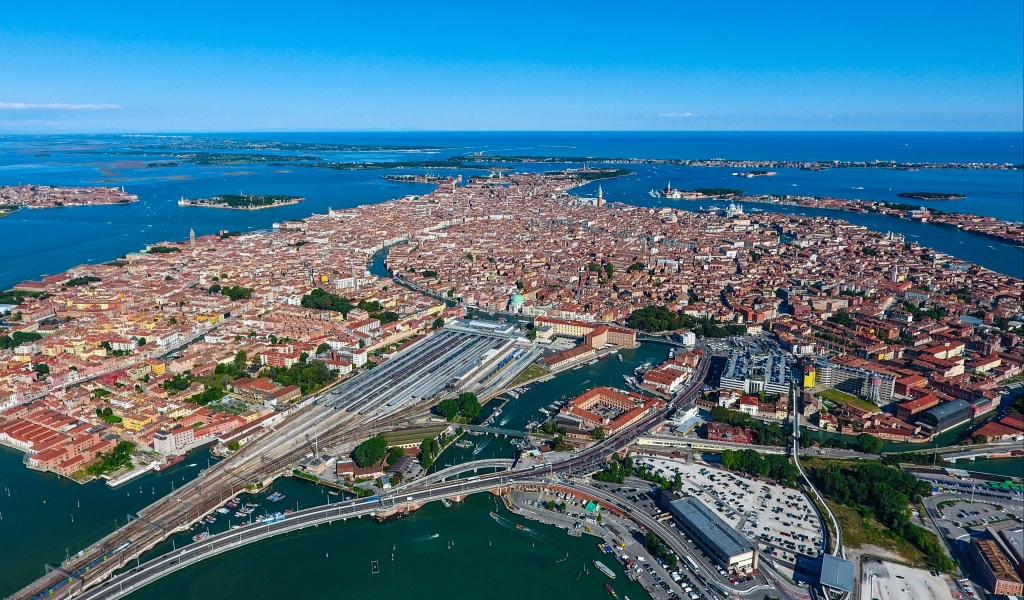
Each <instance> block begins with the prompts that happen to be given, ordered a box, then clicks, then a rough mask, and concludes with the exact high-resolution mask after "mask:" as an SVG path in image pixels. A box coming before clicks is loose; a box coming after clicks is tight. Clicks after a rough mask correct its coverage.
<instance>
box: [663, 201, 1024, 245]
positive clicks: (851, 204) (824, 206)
mask: <svg viewBox="0 0 1024 600" xmlns="http://www.w3.org/2000/svg"><path fill="white" fill-rule="evenodd" d="M657 197H658V198H660V199H663V200H682V201H686V202H697V201H701V200H707V201H709V202H726V201H728V202H740V203H743V204H758V205H767V206H786V207H790V208H811V209H815V210H832V211H836V212H852V213H857V214H868V215H878V216H881V217H889V218H894V219H898V220H901V221H915V220H916V221H921V222H922V223H926V224H930V225H938V226H942V227H949V228H952V229H957V230H960V231H964V232H967V233H971V234H974V235H978V236H981V237H986V238H989V239H993V240H996V241H999V242H1003V243H1005V244H1009V245H1010V246H1013V247H1015V248H1024V238H1022V239H1021V240H1016V239H1013V238H1011V237H1006V236H1003V235H1000V234H996V233H992V232H989V231H985V230H983V229H975V228H972V227H964V226H963V225H962V224H961V223H960V222H958V221H954V222H949V221H946V220H942V217H943V216H951V217H964V218H966V219H993V221H994V222H998V223H1001V224H1006V225H1007V226H1010V225H1016V224H1017V223H1016V222H1015V221H1004V220H1002V219H995V218H994V217H983V216H981V215H976V214H974V213H932V212H931V211H929V212H928V215H927V217H925V219H914V218H907V217H904V216H903V215H902V214H893V212H881V211H877V210H857V209H858V208H864V206H866V207H872V208H875V207H878V208H882V209H884V210H887V211H896V210H897V209H894V208H889V207H887V206H885V205H881V206H880V203H878V202H870V201H864V200H851V199H848V198H827V199H826V200H828V201H829V202H830V203H821V201H816V202H814V203H801V202H798V201H786V200H783V199H780V200H779V201H777V202H773V201H769V200H765V199H763V197H759V196H735V197H724V198H723V197H712V196H707V197H704V198H693V199H690V198H667V197H665V196H663V195H660V194H659V195H658V196H657ZM837 204H841V205H845V206H841V205H837ZM861 205H864V206H861Z"/></svg>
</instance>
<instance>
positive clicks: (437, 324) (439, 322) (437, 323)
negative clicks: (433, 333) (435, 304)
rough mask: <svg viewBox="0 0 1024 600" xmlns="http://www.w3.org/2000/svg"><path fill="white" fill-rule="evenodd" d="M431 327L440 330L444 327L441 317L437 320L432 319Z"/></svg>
mask: <svg viewBox="0 0 1024 600" xmlns="http://www.w3.org/2000/svg"><path fill="white" fill-rule="evenodd" d="M431 326H432V327H433V328H434V329H440V328H442V327H444V319H442V318H441V317H438V318H436V319H434V322H433V324H432V325H431Z"/></svg>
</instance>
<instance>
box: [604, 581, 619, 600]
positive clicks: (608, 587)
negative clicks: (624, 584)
mask: <svg viewBox="0 0 1024 600" xmlns="http://www.w3.org/2000/svg"><path fill="white" fill-rule="evenodd" d="M604 589H606V590H608V593H609V594H611V596H612V598H618V597H619V595H618V594H616V593H615V590H614V589H613V588H612V586H610V585H608V584H607V583H606V584H604Z"/></svg>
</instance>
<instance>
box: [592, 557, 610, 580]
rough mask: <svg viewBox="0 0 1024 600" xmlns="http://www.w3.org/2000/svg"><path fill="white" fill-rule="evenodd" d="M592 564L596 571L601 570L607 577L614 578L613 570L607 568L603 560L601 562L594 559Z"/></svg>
mask: <svg viewBox="0 0 1024 600" xmlns="http://www.w3.org/2000/svg"><path fill="white" fill-rule="evenodd" d="M594 566H595V567H597V570H598V571H601V572H602V573H604V574H605V575H607V576H608V577H611V578H612V579H615V571H612V570H611V569H610V568H608V565H606V564H604V563H603V562H601V561H599V560H595V561H594Z"/></svg>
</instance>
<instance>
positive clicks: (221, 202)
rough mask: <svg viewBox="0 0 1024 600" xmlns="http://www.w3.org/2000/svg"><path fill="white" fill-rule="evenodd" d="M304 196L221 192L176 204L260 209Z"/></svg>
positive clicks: (295, 201) (289, 202)
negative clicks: (217, 194)
mask: <svg viewBox="0 0 1024 600" xmlns="http://www.w3.org/2000/svg"><path fill="white" fill-rule="evenodd" d="M303 200H305V198H302V197H300V196H285V195H279V194H277V195H259V194H223V195H220V196H211V197H209V198H182V199H181V200H178V206H203V207H206V208H227V209H231V210H260V209H262V208H275V207H278V206H288V205H290V204H298V203H299V202H302V201H303Z"/></svg>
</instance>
